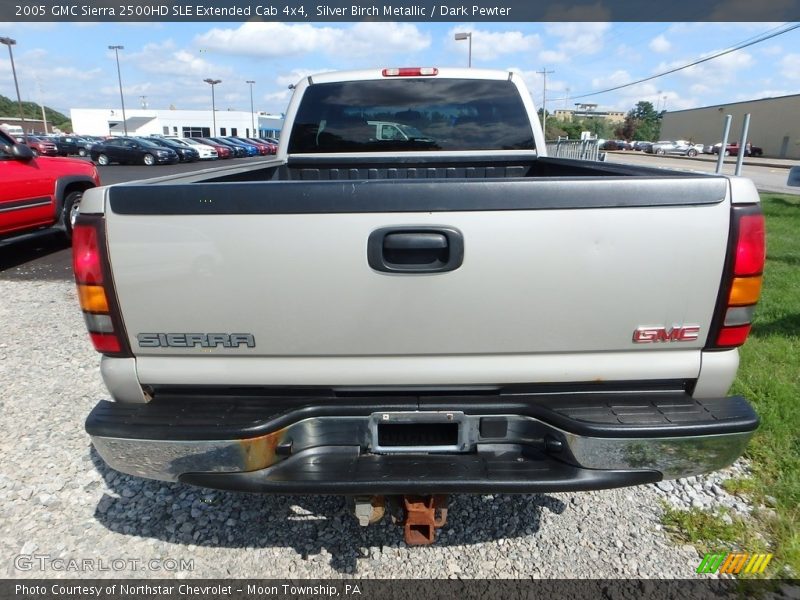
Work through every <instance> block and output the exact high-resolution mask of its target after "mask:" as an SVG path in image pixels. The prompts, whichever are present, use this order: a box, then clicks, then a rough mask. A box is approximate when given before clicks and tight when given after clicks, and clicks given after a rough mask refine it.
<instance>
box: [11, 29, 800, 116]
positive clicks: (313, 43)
mask: <svg viewBox="0 0 800 600" xmlns="http://www.w3.org/2000/svg"><path fill="white" fill-rule="evenodd" d="M779 25H781V24H780V23H485V22H484V23H455V22H453V23H425V22H420V23H403V22H390V23H375V22H371V23H366V22H364V23H279V22H278V23H276V22H238V23H237V22H228V23H127V24H123V23H2V22H0V36H3V37H5V36H7V37H11V38H14V39H15V40H16V41H17V44H16V45H15V46H14V47H13V52H14V62H15V66H16V69H17V75H18V79H19V84H20V93H21V95H22V99H23V100H30V101H33V102H37V103H44V104H45V105H47V106H50V107H52V108H55V109H57V110H59V111H61V112H63V113H65V114H67V115H69V109H70V108H118V107H119V87H118V80H117V71H116V62H115V59H114V52H113V51H111V50H108V46H109V45H122V46H124V47H125V48H124V50H121V51H120V68H121V73H122V83H123V90H124V94H125V107H126V108H141V107H143V103H146V105H147V108H151V109H167V108H170V107H171V106H172V107H175V108H178V109H206V108H210V104H211V92H210V89H209V86H208V84H206V83H204V82H203V79H205V78H209V77H210V78H213V79H220V80H222V83H220V84H218V85H217V86H216V106H217V108H218V109H221V110H225V109H228V108H230V109H233V110H249V109H250V88H249V86H248V84H247V83H245V82H246V81H247V80H254V81H255V82H256V83H255V84H254V86H253V100H254V106H255V109H256V110H259V111H265V112H269V113H281V112H283V111H284V110H285V107H286V104H287V101H288V99H289V96H290V94H291V92H290V90H289V89H288V87H289V85H290V84H293V83H296V82H297V81H298V80H299V79H300V78H302V77H304V76H306V75H310V74H313V73H318V72H322V71H331V70H341V69H356V68H370V67H386V66H437V67H445V66H464V67H465V66H467V60H468V56H467V53H468V43H467V42H466V41H455V40H454V39H453V37H454V34H455V33H456V32H472V66H473V67H480V68H491V69H504V70H509V69H511V70H515V71H519V72H520V73H522V74H523V76H524V78H525V80H526V82H527V84H528V87H529V89H530V91H531V93H532V96H533V99H534V102H535V103H536V104H537V106H539V107H541V102H542V87H543V85H542V84H543V81H542V76H541V74H538V73H537V71H542V70H543V69H546V70H547V71H552V73H548V75H547V109H548V111H552V110H554V109H557V108H574V105H575V103H576V102H587V103H594V104H598V110H621V111H628V110H630V109H631V108H632V107H633V106H634V105H635V104H636V102H638V101H640V100H647V101H650V102H652V103H653V106H654V107H655V108H656V109H657V110H660V109H664V108H666V110H680V109H687V108H694V107H699V106H708V105H714V104H725V103H731V102H736V101H741V100H750V99H756V98H765V97H770V96H782V95H787V94H795V93H800V29H795V30H794V31H791V32H789V33H787V34H785V35H782V36H778V37H776V38H773V39H771V40H768V41H765V42H763V43H760V44H757V45H754V46H750V47H748V48H746V49H744V50H740V51H736V52H733V53H731V54H727V55H725V56H723V57H720V58H717V59H714V60H711V61H709V62H706V63H703V64H701V65H697V66H695V67H691V68H689V69H685V70H682V71H679V72H677V73H674V74H671V75H668V76H665V77H661V78H659V79H655V80H652V81H648V82H645V83H641V84H637V85H633V86H630V87H625V88H623V89H620V90H617V91H613V92H608V93H603V94H598V95H591V96H585V97H582V98H577V96H584V95H586V94H593V93H595V92H598V91H600V90H604V89H607V88H610V87H613V86H616V85H619V84H624V83H628V82H630V81H634V80H637V79H641V78H643V77H647V76H650V75H652V74H655V73H658V72H660V71H663V70H667V69H669V68H672V67H675V66H679V65H683V64H686V63H689V62H692V61H694V60H697V59H698V58H702V57H704V56H707V55H710V54H713V53H714V52H716V51H719V50H722V49H725V48H728V47H730V46H732V45H735V44H737V43H740V42H743V41H745V40H747V39H749V38H752V37H754V36H756V35H759V34H761V33H763V32H766V31H768V30H770V29H773V28H775V27H777V26H779ZM0 94H2V95H4V96H7V97H9V98H12V99H14V98H16V92H15V90H14V82H13V77H12V72H11V65H10V61H9V57H8V53H7V51H6V47H0ZM142 96H144V97H145V98H142ZM2 116H5V115H0V117H2Z"/></svg>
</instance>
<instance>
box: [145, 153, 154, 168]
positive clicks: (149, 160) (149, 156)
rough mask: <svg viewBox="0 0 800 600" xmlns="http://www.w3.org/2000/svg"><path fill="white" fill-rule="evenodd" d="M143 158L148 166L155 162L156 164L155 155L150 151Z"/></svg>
mask: <svg viewBox="0 0 800 600" xmlns="http://www.w3.org/2000/svg"><path fill="white" fill-rule="evenodd" d="M142 160H143V161H144V164H146V165H147V166H148V167H152V166H153V165H154V164H156V158H155V156H153V155H152V154H150V153H147V154H145V155H144V158H142Z"/></svg>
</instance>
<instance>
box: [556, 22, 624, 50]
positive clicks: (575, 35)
mask: <svg viewBox="0 0 800 600" xmlns="http://www.w3.org/2000/svg"><path fill="white" fill-rule="evenodd" d="M610 28H611V23H550V24H548V25H547V26H546V28H545V30H546V31H547V34H548V35H550V36H554V37H556V38H560V41H559V42H557V48H558V50H559V51H561V52H564V53H566V54H567V55H569V56H581V55H588V54H597V53H598V52H600V51H601V50H602V49H603V47H604V45H605V39H604V38H605V34H606V32H607V31H608V30H609V29H610Z"/></svg>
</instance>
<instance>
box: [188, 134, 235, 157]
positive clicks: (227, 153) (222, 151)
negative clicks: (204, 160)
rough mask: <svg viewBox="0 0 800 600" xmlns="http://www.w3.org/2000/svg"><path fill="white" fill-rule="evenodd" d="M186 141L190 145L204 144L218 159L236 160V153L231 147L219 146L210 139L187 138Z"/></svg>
mask: <svg viewBox="0 0 800 600" xmlns="http://www.w3.org/2000/svg"><path fill="white" fill-rule="evenodd" d="M187 141H188V142H189V143H191V144H205V145H206V146H210V147H212V148H214V149H215V150H216V151H217V155H218V156H219V157H220V158H236V151H235V150H234V149H233V147H232V146H228V145H227V144H220V143H219V142H215V141H214V140H212V139H211V138H187Z"/></svg>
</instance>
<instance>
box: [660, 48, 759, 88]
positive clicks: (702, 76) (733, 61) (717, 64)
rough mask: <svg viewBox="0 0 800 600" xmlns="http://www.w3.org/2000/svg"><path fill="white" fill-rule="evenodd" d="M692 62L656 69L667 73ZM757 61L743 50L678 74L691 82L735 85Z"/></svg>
mask: <svg viewBox="0 0 800 600" xmlns="http://www.w3.org/2000/svg"><path fill="white" fill-rule="evenodd" d="M718 52H719V50H712V51H710V52H706V53H704V54H702V55H700V58H704V57H707V56H711V55H713V54H716V53H718ZM688 62H691V61H690V60H688V59H680V60H674V61H671V62H668V63H661V64H660V65H658V67H657V68H656V70H657V71H666V70H668V69H674V68H676V67H681V66H683V65H685V64H686V63H688ZM755 64H756V61H755V60H754V59H753V56H752V55H751V54H749V53H747V52H744V51H742V50H739V51H736V52H731V53H730V54H724V55H722V56H719V57H717V58H714V59H711V60H709V61H707V62H704V63H701V64H699V65H694V66H691V67H687V68H685V69H682V70H680V71H678V72H677V74H678V75H680V76H681V77H684V78H686V79H689V80H693V81H699V82H707V81H713V82H714V83H716V84H722V83H734V82H735V81H736V80H737V78H738V77H739V72H740V71H743V70H745V69H749V68H750V67H752V66H754V65H755Z"/></svg>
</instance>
